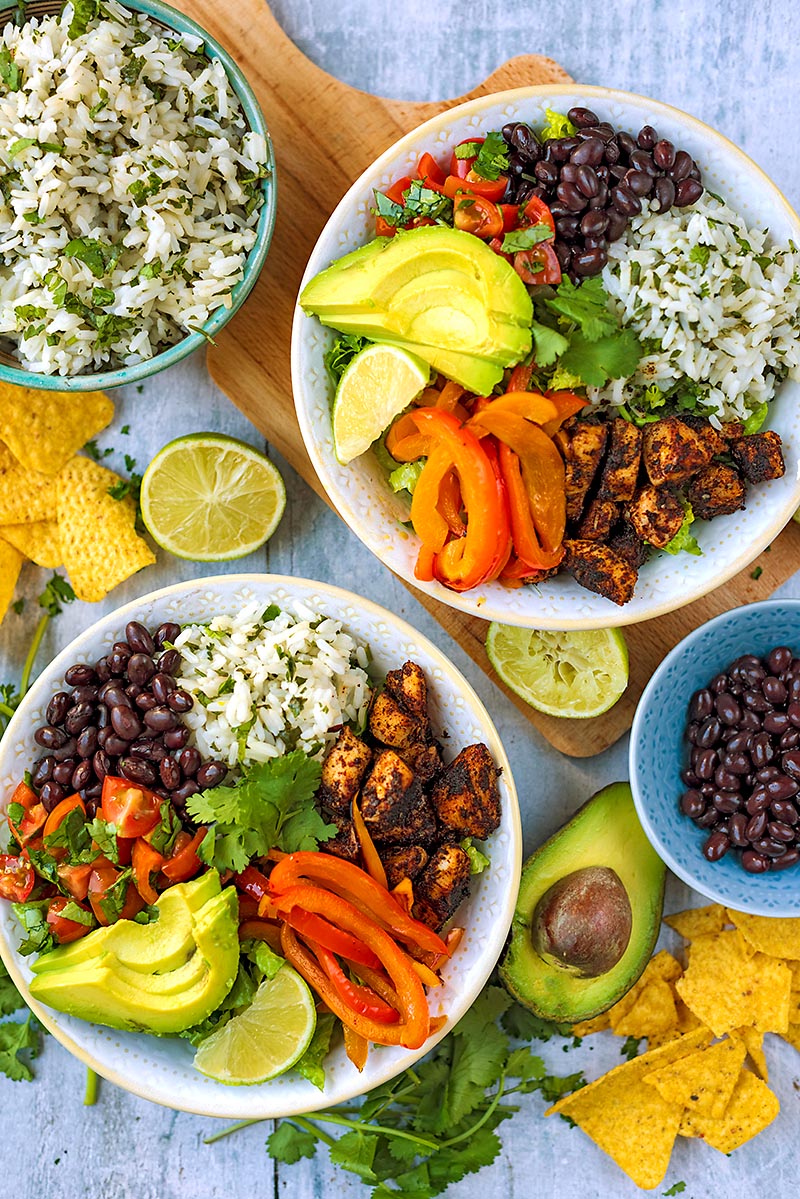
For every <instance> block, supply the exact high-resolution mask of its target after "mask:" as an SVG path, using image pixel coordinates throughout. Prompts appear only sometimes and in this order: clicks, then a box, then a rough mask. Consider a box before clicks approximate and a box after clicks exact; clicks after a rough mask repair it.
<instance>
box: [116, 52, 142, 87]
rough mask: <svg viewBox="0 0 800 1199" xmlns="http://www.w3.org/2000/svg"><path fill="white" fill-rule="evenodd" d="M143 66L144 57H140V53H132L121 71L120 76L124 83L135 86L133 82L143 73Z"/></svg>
mask: <svg viewBox="0 0 800 1199" xmlns="http://www.w3.org/2000/svg"><path fill="white" fill-rule="evenodd" d="M143 67H144V58H140V57H139V56H138V55H136V54H132V55H131V56H130V58H129V59H128V61H127V62H126V63H125V66H124V67H123V68H122V70H121V71H120V73H119V77H120V79H121V80H122V82H123V83H127V84H129V85H130V86H133V84H134V83H135V82H136V80H137V79H138V78H139V76H140V75H141V73H142V68H143Z"/></svg>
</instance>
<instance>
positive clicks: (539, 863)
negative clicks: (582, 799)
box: [500, 783, 666, 1024]
mask: <svg viewBox="0 0 800 1199" xmlns="http://www.w3.org/2000/svg"><path fill="white" fill-rule="evenodd" d="M665 878H666V867H665V865H664V863H663V862H662V861H661V859H660V858H659V857H658V855H657V854H656V852H655V850H654V849H653V848H652V846H651V845H650V842H649V841H648V840H647V838H646V836H645V835H644V832H643V831H642V826H641V824H640V823H639V818H638V816H637V815H636V809H635V808H634V806H633V798H632V796H631V789H630V787H629V786H628V784H627V783H612V784H611V785H610V786H608V787H605V788H604V789H603V790H602V791H599V792H598V793H597V795H594V796H593V797H592V798H591V799H590V800H589V801H588V802H587V803H586V804H584V805H583V807H582V808H580V809H579V811H578V812H576V814H575V815H574V816H573V817H572V819H571V820H570V821H569V822H568V823H567V824H565V825H564V826H563V828H560V829H559V830H558V832H557V833H555V834H554V835H553V836H552V837H551V838H550V840H549V841H546V842H545V843H544V845H542V846H541V848H540V849H538V850H537V851H536V852H535V853H534V854H533V855H532V856H531V857H530V858H528V860H527V862H526V863H525V865H524V866H523V868H522V879H521V882H520V889H519V898H518V900H517V907H516V911H515V912H514V919H513V921H512V925H511V940H510V943H509V945H508V948H507V950H506V953H505V956H504V957H503V960H502V962H501V964H500V975H501V978H502V980H503V983H504V985H505V987H506V988H507V990H508V991H510V993H511V994H512V995H513V996H514V998H515V999H516V1000H517V1001H518V1002H519V1003H521V1004H522V1005H523V1006H524V1007H527V1008H529V1009H530V1010H531V1011H533V1012H535V1013H536V1015H538V1016H541V1017H543V1018H544V1019H547V1020H555V1021H558V1022H559V1023H569V1024H574V1023H576V1022H577V1021H579V1020H588V1019H590V1018H591V1017H593V1016H597V1015H599V1014H600V1013H601V1012H604V1011H606V1010H607V1009H608V1008H610V1007H612V1006H613V1004H615V1003H616V1002H617V1001H618V1000H619V999H621V998H622V996H623V995H624V994H625V993H626V991H628V990H630V988H631V987H632V986H633V984H634V983H635V982H636V980H637V978H638V977H639V976H640V974H641V973H642V971H643V970H644V968H645V966H646V965H647V963H648V962H649V960H650V957H651V954H652V952H653V948H654V946H655V943H656V941H657V939H658V933H659V928H660V924H661V911H662V907H663V903H664V882H665Z"/></svg>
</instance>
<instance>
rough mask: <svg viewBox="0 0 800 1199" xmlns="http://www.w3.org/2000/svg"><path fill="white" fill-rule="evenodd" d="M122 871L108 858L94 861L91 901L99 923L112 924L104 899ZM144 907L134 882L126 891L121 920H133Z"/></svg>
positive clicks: (90, 891) (90, 881) (91, 877)
mask: <svg viewBox="0 0 800 1199" xmlns="http://www.w3.org/2000/svg"><path fill="white" fill-rule="evenodd" d="M119 874H120V872H119V871H118V870H117V869H116V867H115V866H114V865H113V864H112V863H111V862H109V860H108V858H97V859H95V861H94V862H93V863H92V872H91V874H90V875H89V903H90V904H91V905H92V911H93V912H94V914H95V916H96V917H97V921H98V923H99V924H103V925H105V924H110V923H111V919H110V917H109V916H108V914H107V913H106V912H105V910H104V909H103V906H102V904H103V900H104V899H105V898H106V896H107V895H108V892H109V891H110V890H111V888H112V887H113V886H114V884H115V883H116V881H117V879H118V878H119ZM143 907H144V900H143V899H142V897H141V895H140V894H139V892H138V891H137V890H136V887H135V886H134V885H133V882H130V883H129V884H128V889H127V891H126V892H125V902H124V903H123V905H122V911H121V912H120V914H119V918H120V920H132V919H133V917H134V916H135V915H136V913H137V912H140V911H141V910H142V908H143Z"/></svg>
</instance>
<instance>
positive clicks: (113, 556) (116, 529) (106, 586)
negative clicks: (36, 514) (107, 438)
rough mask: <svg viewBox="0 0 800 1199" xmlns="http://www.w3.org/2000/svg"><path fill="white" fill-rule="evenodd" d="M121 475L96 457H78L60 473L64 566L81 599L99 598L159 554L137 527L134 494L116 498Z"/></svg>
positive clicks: (59, 488)
mask: <svg viewBox="0 0 800 1199" xmlns="http://www.w3.org/2000/svg"><path fill="white" fill-rule="evenodd" d="M117 482H119V476H118V475H115V474H114V472H113V471H110V470H106V468H105V467H104V466H100V465H99V463H97V462H92V460H91V459H90V458H83V457H80V456H78V457H75V458H73V459H72V461H71V462H70V463H69V464H68V465H67V466H65V467H64V469H63V471H62V472H61V474H60V475H59V476H58V527H59V536H60V538H61V549H62V553H63V558H64V566H65V568H66V570H67V573H68V574H69V578H70V582H71V583H72V587H73V590H74V592H75V594H76V595H77V597H78V599H82V600H88V601H89V602H90V603H93V602H95V601H97V600H101V599H102V598H103V596H105V595H107V594H108V592H109V591H111V590H112V588H114V587H116V586H117V584H118V583H121V582H122V581H123V579H127V578H128V577H129V576H130V575H132V574H134V573H135V572H136V571H137V570H141V569H142V567H143V566H151V565H152V563H153V562H155V555H154V554H153V553H152V552H151V550H150V548H149V546H148V545H147V543H146V542H145V541H143V540H142V538H141V537H139V536H138V535H137V533H136V532H135V530H134V524H135V521H136V505H135V503H134V501H133V499H132V498H131V497H130V496H126V497H125V498H124V499H122V500H115V499H112V498H111V496H110V495H109V494H108V489H109V487H111V486H112V485H113V484H114V483H117Z"/></svg>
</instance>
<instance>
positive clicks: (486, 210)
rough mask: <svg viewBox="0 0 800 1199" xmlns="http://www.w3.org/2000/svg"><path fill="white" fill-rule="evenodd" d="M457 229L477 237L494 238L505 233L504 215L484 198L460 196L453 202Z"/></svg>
mask: <svg viewBox="0 0 800 1199" xmlns="http://www.w3.org/2000/svg"><path fill="white" fill-rule="evenodd" d="M453 219H454V221H455V226H456V229H463V230H465V231H466V232H467V233H474V234H475V236H476V237H486V238H494V237H497V236H498V235H499V234H500V233H502V232H503V214H502V213H501V211H500V209H499V208H498V207H497V205H496V204H493V203H492V201H491V200H486V199H484V197H483V196H473V195H468V194H464V193H462V194H460V195H458V196H456V198H455V200H454V202H453Z"/></svg>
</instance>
